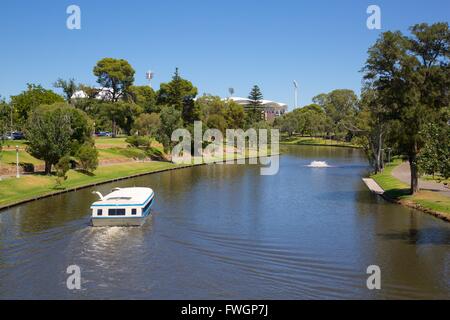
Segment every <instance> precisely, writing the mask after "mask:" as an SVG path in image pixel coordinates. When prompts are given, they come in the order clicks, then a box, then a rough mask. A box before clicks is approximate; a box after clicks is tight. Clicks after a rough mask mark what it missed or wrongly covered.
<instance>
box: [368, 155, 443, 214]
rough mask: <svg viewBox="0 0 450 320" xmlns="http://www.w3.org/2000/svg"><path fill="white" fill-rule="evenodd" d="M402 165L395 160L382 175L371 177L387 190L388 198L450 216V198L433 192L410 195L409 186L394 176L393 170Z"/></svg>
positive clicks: (398, 160)
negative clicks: (411, 203) (408, 202)
mask: <svg viewBox="0 0 450 320" xmlns="http://www.w3.org/2000/svg"><path fill="white" fill-rule="evenodd" d="M400 164H401V160H400V159H397V160H394V161H393V162H392V163H391V164H389V165H388V166H387V167H386V168H385V170H384V171H383V172H382V173H379V174H376V175H372V176H371V177H372V178H373V179H374V180H375V181H376V182H377V183H378V184H379V185H380V186H381V187H382V188H383V189H384V190H385V192H386V194H387V196H389V197H390V198H392V199H395V200H400V201H401V202H402V201H410V202H413V203H416V204H419V205H420V206H422V207H424V208H426V209H430V210H433V211H438V212H442V213H445V214H450V197H446V196H443V195H440V194H436V193H434V192H431V191H420V192H419V193H418V194H416V195H414V196H410V195H408V193H409V185H407V184H405V183H403V182H401V181H399V180H397V179H396V178H394V177H393V176H392V170H394V168H395V167H396V166H398V165H400Z"/></svg>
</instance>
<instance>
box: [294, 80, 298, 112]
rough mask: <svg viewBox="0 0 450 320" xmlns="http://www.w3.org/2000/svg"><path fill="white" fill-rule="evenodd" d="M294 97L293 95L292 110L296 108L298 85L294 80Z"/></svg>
mask: <svg viewBox="0 0 450 320" xmlns="http://www.w3.org/2000/svg"><path fill="white" fill-rule="evenodd" d="M294 95H295V106H294V109H295V108H297V107H298V83H297V81H295V80H294Z"/></svg>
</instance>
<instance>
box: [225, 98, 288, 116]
mask: <svg viewBox="0 0 450 320" xmlns="http://www.w3.org/2000/svg"><path fill="white" fill-rule="evenodd" d="M224 100H232V101H234V102H236V103H237V104H240V105H242V106H243V107H244V108H248V107H250V105H251V103H252V100H250V99H248V98H240V97H230V98H227V99H224ZM260 103H261V104H260V106H259V108H260V109H261V113H263V114H264V115H263V116H264V119H265V120H266V121H273V119H275V118H276V117H279V116H282V115H283V114H285V113H286V112H287V110H288V106H287V104H285V103H280V102H275V101H270V100H261V101H260Z"/></svg>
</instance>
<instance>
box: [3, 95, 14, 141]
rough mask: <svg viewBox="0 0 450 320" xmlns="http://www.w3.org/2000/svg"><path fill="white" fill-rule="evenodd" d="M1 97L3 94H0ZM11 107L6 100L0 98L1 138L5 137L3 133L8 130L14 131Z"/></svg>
mask: <svg viewBox="0 0 450 320" xmlns="http://www.w3.org/2000/svg"><path fill="white" fill-rule="evenodd" d="M0 97H1V96H0ZM10 119H11V107H10V105H9V104H8V103H6V101H5V100H2V99H0V137H1V138H0V140H2V139H3V135H4V134H6V133H7V132H8V131H12V130H13V129H12V128H11V121H10Z"/></svg>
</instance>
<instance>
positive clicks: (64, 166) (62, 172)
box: [55, 156, 70, 188]
mask: <svg viewBox="0 0 450 320" xmlns="http://www.w3.org/2000/svg"><path fill="white" fill-rule="evenodd" d="M55 169H56V187H57V188H62V184H63V182H64V181H66V180H67V178H68V177H67V172H69V170H70V157H69V156H64V157H62V158H61V159H59V161H58V163H57V164H55Z"/></svg>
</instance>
